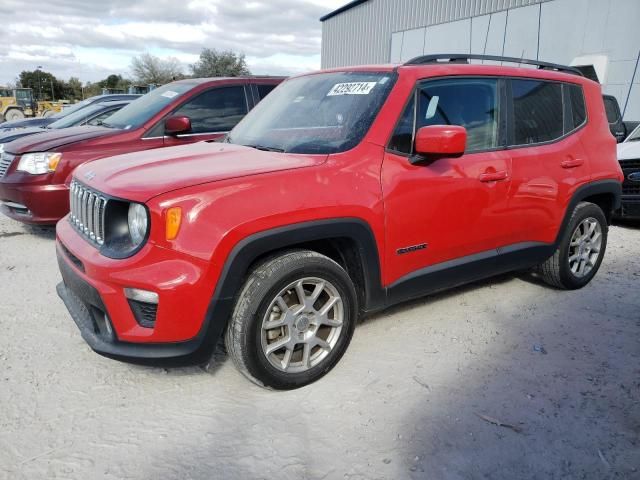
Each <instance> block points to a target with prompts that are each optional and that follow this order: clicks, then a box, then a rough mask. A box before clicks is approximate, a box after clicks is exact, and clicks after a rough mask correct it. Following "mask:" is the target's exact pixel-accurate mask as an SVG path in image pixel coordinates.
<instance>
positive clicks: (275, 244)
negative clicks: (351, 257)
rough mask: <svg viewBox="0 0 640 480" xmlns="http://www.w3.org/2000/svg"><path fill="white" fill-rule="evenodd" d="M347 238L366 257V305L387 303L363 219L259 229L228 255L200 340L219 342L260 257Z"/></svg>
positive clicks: (205, 344) (377, 258)
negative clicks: (296, 246)
mask: <svg viewBox="0 0 640 480" xmlns="http://www.w3.org/2000/svg"><path fill="white" fill-rule="evenodd" d="M337 238H347V239H350V240H352V241H354V242H355V244H356V245H357V248H358V254H359V257H360V259H361V261H362V272H363V277H364V283H365V285H364V305H363V306H362V308H361V309H363V310H365V311H375V310H380V309H382V308H384V306H385V305H386V290H385V289H384V288H383V286H382V276H381V269H380V256H379V252H378V247H377V244H376V240H375V237H374V235H373V231H372V229H371V227H370V225H369V224H368V223H367V222H365V221H364V220H362V219H359V218H353V217H345V218H333V219H325V220H317V221H310V222H303V223H296V224H292V225H287V226H284V227H278V228H274V229H270V230H265V231H262V232H258V233H255V234H253V235H250V236H248V237H246V238H245V239H243V240H241V241H240V242H238V243H237V244H236V246H235V247H234V248H233V249H232V251H231V253H230V254H229V256H228V257H227V259H226V261H225V264H224V267H223V269H222V271H221V273H220V278H219V279H218V282H217V285H216V288H215V290H214V293H213V296H212V298H211V301H210V303H209V307H208V309H207V313H206V315H205V318H204V322H203V325H202V327H201V329H200V333H199V334H198V337H200V338H199V339H198V340H199V342H198V343H200V346H201V349H206V348H207V347H213V346H215V343H216V341H217V339H219V338H220V337H221V335H222V334H223V332H224V329H225V328H226V326H227V322H228V320H229V318H230V316H231V314H232V312H233V307H234V303H235V299H236V297H237V294H238V291H239V290H240V288H241V287H242V283H243V282H244V280H245V275H246V272H247V271H248V269H249V267H250V266H251V264H252V263H253V262H255V260H256V259H258V258H260V257H261V256H263V255H265V254H267V253H269V252H272V251H276V250H282V249H284V248H287V247H292V246H295V245H297V244H301V243H306V242H310V241H317V240H329V239H337Z"/></svg>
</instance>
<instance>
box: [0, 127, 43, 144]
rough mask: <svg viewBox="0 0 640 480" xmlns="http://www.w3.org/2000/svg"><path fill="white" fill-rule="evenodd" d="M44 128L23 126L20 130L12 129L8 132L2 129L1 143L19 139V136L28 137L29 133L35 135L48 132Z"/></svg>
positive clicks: (0, 132) (0, 131)
mask: <svg viewBox="0 0 640 480" xmlns="http://www.w3.org/2000/svg"><path fill="white" fill-rule="evenodd" d="M46 131H47V130H45V129H44V128H40V127H29V128H21V129H19V130H11V131H8V132H3V131H2V130H0V143H9V142H13V141H14V140H17V139H18V138H22V137H26V136H28V135H34V134H36V133H42V132H46Z"/></svg>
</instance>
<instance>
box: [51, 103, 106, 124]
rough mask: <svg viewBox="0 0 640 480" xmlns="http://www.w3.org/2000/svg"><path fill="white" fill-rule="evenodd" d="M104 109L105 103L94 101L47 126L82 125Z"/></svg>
mask: <svg viewBox="0 0 640 480" xmlns="http://www.w3.org/2000/svg"><path fill="white" fill-rule="evenodd" d="M102 110H104V105H102V104H100V103H94V104H93V105H89V106H88V107H84V108H81V109H80V110H78V111H76V112H73V113H72V114H70V115H67V116H65V117H64V118H61V119H60V120H57V121H55V122H53V123H52V124H51V125H49V126H48V127H47V128H67V127H74V126H76V125H81V124H82V123H84V122H85V121H87V120H89V119H90V118H91V117H93V116H94V115H95V114H97V113H98V112H100V111H102Z"/></svg>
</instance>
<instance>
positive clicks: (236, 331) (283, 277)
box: [225, 250, 358, 390]
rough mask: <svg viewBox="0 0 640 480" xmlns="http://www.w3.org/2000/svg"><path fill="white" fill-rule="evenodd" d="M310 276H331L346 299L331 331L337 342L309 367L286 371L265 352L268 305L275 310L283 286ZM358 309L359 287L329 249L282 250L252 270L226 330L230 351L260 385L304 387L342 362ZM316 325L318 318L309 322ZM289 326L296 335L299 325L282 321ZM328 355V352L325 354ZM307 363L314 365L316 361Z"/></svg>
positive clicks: (340, 294) (327, 279)
mask: <svg viewBox="0 0 640 480" xmlns="http://www.w3.org/2000/svg"><path fill="white" fill-rule="evenodd" d="M310 277H313V278H315V279H320V280H322V281H324V282H327V284H329V285H331V286H332V287H333V288H335V291H336V292H337V293H338V295H339V296H340V299H341V301H342V303H341V305H342V307H341V309H340V312H341V318H342V326H341V329H340V330H339V332H338V333H336V334H334V336H333V337H332V338H333V340H332V342H335V344H334V345H333V347H332V348H331V349H330V351H329V352H328V353H323V352H320V354H319V356H317V358H319V359H320V360H318V361H319V363H317V364H316V365H313V366H311V367H310V368H308V369H307V370H305V371H298V372H285V371H282V370H279V369H278V368H276V367H275V366H274V365H273V364H272V360H273V357H271V358H272V360H271V361H270V359H269V358H268V356H267V354H266V353H265V350H264V348H263V343H262V342H264V341H265V340H264V338H265V337H264V336H263V328H262V327H263V319H265V318H266V316H267V311H269V312H270V314H271V312H272V311H273V310H271V308H273V307H274V305H273V303H272V302H274V301H275V299H276V298H277V297H278V296H279V295H280V294H281V293H282V291H283V289H286V288H287V287H288V286H290V285H291V284H292V283H294V282H297V281H299V280H300V279H303V278H310ZM286 291H287V292H288V291H289V290H286ZM323 294H324V292H323ZM295 298H297V294H296V297H295ZM357 312H358V305H357V297H356V291H355V288H354V286H353V283H352V281H351V279H350V278H349V275H348V274H347V272H346V271H345V270H344V269H343V268H342V267H341V266H340V265H338V264H337V263H336V262H334V261H333V260H331V259H330V258H328V257H325V256H324V255H320V254H319V253H316V252H312V251H309V250H292V251H287V252H283V253H281V254H279V255H277V256H274V257H271V258H268V259H266V260H265V261H264V262H262V263H261V264H259V265H258V266H256V268H254V269H253V271H251V272H250V273H249V277H248V279H247V281H246V282H245V284H244V286H243V288H242V289H241V291H240V294H239V296H238V298H237V300H236V305H235V308H234V311H233V314H232V317H231V319H230V320H229V324H228V325H227V330H226V334H225V344H226V348H227V352H228V354H229V356H230V357H231V358H232V360H233V362H234V363H235V365H236V366H237V367H238V369H239V370H240V371H241V372H242V373H243V374H244V375H245V376H246V377H247V378H248V379H249V380H251V381H252V382H254V383H256V384H257V385H260V386H262V387H266V388H272V389H276V390H289V389H294V388H299V387H302V386H304V385H308V384H309V383H312V382H315V381H316V380H318V379H319V378H321V377H322V376H324V375H325V374H327V373H328V372H329V371H330V370H331V369H332V368H333V367H334V366H335V365H336V364H337V363H338V361H339V360H340V358H341V357H342V355H343V354H344V352H345V351H346V349H347V347H348V346H349V343H350V341H351V337H352V336H353V331H354V328H355V325H356V321H357ZM295 318H298V317H295ZM312 327H313V322H312V325H310V326H309V328H312ZM296 328H298V324H296ZM326 328H330V327H326ZM285 329H286V331H287V333H288V337H289V338H293V337H292V335H293V334H294V332H297V331H298V330H294V329H293V327H291V326H288V327H282V331H283V332H284V331H285ZM332 331H334V330H332ZM300 335H302V334H300ZM296 338H297V337H296ZM313 338H315V337H313ZM267 341H268V340H267ZM303 347H304V346H303ZM309 348H310V347H309ZM310 351H311V348H310ZM315 352H316V355H318V352H319V350H317V349H316V350H315ZM285 353H286V352H285ZM291 355H292V356H293V355H296V353H292V354H291ZM323 355H326V356H324V357H323ZM290 358H291V357H290ZM307 365H311V362H309V363H308V364H307Z"/></svg>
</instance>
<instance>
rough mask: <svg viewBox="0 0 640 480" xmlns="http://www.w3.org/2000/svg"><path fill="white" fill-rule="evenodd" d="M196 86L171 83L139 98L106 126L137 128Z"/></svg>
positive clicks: (183, 82)
mask: <svg viewBox="0 0 640 480" xmlns="http://www.w3.org/2000/svg"><path fill="white" fill-rule="evenodd" d="M196 85H198V83H197V82H190V81H184V80H183V81H180V82H173V83H169V84H167V85H163V86H162V87H159V88H156V89H155V90H153V91H151V92H149V93H147V94H146V95H143V96H141V97H140V98H138V99H136V100H134V101H133V102H131V103H130V104H129V105H127V106H126V107H124V108H123V109H122V110H120V111H119V112H117V113H116V114H114V115H113V116H112V117H110V118H109V121H108V122H106V123H105V125H106V126H110V127H114V128H123V129H125V130H128V129H130V128H138V127H140V126H141V125H143V124H144V123H146V122H148V121H149V120H151V118H152V117H153V116H154V115H155V114H157V113H158V112H159V111H160V110H162V109H163V108H164V107H166V106H167V105H169V104H170V103H172V102H175V101H177V100H178V99H179V98H180V97H181V96H182V95H184V94H185V93H186V92H188V91H189V90H191V89H192V88H193V87H195V86H196Z"/></svg>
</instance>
